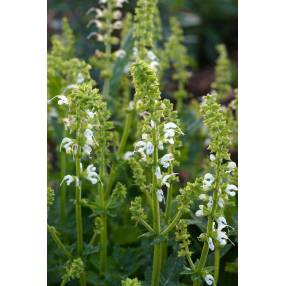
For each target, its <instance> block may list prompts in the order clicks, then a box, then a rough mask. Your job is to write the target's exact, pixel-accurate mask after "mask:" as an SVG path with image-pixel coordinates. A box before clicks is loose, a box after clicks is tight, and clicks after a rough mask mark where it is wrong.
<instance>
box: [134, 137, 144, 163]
mask: <svg viewBox="0 0 286 286" xmlns="http://www.w3.org/2000/svg"><path fill="white" fill-rule="evenodd" d="M134 147H135V151H136V152H138V153H140V155H141V156H142V160H145V159H146V155H145V153H144V151H145V149H146V142H144V141H142V140H141V141H138V142H136V143H135V144H134Z"/></svg>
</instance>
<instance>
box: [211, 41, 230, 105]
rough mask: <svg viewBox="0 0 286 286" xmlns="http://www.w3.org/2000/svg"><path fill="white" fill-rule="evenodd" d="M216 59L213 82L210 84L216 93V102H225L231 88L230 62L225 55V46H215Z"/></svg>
mask: <svg viewBox="0 0 286 286" xmlns="http://www.w3.org/2000/svg"><path fill="white" fill-rule="evenodd" d="M217 51H218V54H219V56H218V59H217V61H216V67H215V81H214V83H213V84H212V88H213V89H215V90H216V91H217V93H218V100H219V101H221V100H225V99H226V98H227V97H228V95H229V92H230V89H231V86H230V83H231V71H230V61H229V58H228V55H227V50H226V47H225V45H223V44H221V45H218V46H217Z"/></svg>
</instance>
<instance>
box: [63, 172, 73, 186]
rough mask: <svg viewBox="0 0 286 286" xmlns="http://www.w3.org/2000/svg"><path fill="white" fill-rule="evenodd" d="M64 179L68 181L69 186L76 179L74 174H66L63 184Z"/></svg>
mask: <svg viewBox="0 0 286 286" xmlns="http://www.w3.org/2000/svg"><path fill="white" fill-rule="evenodd" d="M64 181H65V182H66V184H67V186H69V185H70V184H71V183H72V182H73V181H74V177H73V176H72V175H66V176H64V178H63V180H62V182H61V184H62V183H63V182H64Z"/></svg>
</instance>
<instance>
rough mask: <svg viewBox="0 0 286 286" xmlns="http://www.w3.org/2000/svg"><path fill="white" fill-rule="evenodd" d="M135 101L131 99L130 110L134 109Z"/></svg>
mask: <svg viewBox="0 0 286 286" xmlns="http://www.w3.org/2000/svg"><path fill="white" fill-rule="evenodd" d="M134 105H135V104H134V101H133V100H132V101H130V102H129V104H128V110H133V109H134Z"/></svg>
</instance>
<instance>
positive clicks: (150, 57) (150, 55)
mask: <svg viewBox="0 0 286 286" xmlns="http://www.w3.org/2000/svg"><path fill="white" fill-rule="evenodd" d="M147 57H148V59H149V60H150V61H155V60H157V57H156V55H155V54H154V53H153V52H152V51H150V50H149V51H148V52H147Z"/></svg>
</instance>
